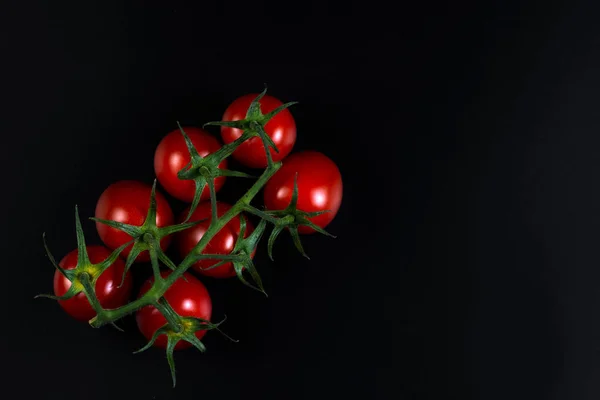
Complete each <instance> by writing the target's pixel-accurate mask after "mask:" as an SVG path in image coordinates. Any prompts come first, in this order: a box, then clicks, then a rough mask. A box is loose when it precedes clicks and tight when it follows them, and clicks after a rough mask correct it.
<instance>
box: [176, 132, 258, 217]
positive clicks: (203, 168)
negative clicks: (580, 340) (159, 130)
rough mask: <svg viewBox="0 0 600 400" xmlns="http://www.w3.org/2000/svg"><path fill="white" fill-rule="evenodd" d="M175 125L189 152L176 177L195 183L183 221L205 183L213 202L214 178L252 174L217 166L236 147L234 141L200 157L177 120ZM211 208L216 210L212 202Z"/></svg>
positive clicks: (189, 213)
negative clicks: (187, 159) (188, 156)
mask: <svg viewBox="0 0 600 400" xmlns="http://www.w3.org/2000/svg"><path fill="white" fill-rule="evenodd" d="M177 126H178V127H179V131H180V132H181V134H182V135H183V139H184V140H185V144H186V146H187V149H188V151H189V153H190V162H189V163H188V164H187V165H186V166H185V167H183V169H182V170H181V171H179V172H178V173H177V177H178V178H179V179H181V180H193V181H194V183H195V185H196V189H195V192H194V198H193V200H192V204H191V205H190V211H189V212H188V214H187V217H186V219H185V221H184V222H187V221H188V220H189V219H190V217H191V216H192V214H193V213H194V211H195V210H196V207H198V203H200V198H201V196H202V192H203V191H204V188H205V187H206V186H207V185H208V189H209V192H210V198H211V201H212V202H213V203H214V199H216V193H215V179H216V178H218V177H220V176H231V177H238V178H252V177H253V176H252V175H248V174H246V173H244V172H239V171H230V170H227V169H221V168H219V164H221V162H223V160H225V159H226V158H227V157H229V156H230V155H231V153H233V151H234V150H235V149H236V147H237V144H236V145H234V143H235V142H234V143H230V144H229V145H226V146H223V147H221V148H220V149H219V150H217V151H215V152H214V153H211V154H208V155H206V156H205V157H202V156H200V154H198V151H197V150H196V148H195V147H194V144H193V143H192V141H191V140H190V138H189V136H188V135H187V134H186V133H185V131H184V130H183V128H182V127H181V125H180V124H179V122H177ZM213 210H214V212H216V208H215V207H214V204H213ZM213 217H215V215H213Z"/></svg>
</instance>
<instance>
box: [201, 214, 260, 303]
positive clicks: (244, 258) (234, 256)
mask: <svg viewBox="0 0 600 400" xmlns="http://www.w3.org/2000/svg"><path fill="white" fill-rule="evenodd" d="M266 226H267V222H266V221H265V220H261V221H260V223H259V224H258V226H257V227H256V229H255V230H254V231H253V232H252V233H251V234H250V235H248V237H246V238H245V237H244V236H245V234H246V229H247V224H246V219H245V218H244V216H243V215H242V214H240V233H239V235H238V238H237V240H236V243H235V245H234V247H233V250H232V251H231V253H230V254H229V255H228V256H219V257H220V259H221V261H219V262H218V263H216V264H214V265H211V266H210V267H208V268H205V269H204V270H205V271H207V270H210V269H213V268H217V267H219V266H221V265H223V264H225V263H227V262H231V263H232V264H233V268H234V270H235V274H236V275H237V277H238V279H239V280H240V281H241V282H242V283H243V284H244V285H246V286H248V287H250V288H252V289H255V290H258V291H259V292H261V293H263V294H264V295H265V296H267V297H268V295H267V292H265V289H264V287H263V284H262V280H261V278H260V275H259V274H258V271H257V270H256V267H255V266H254V263H253V262H252V253H253V252H254V251H255V250H256V247H257V246H258V243H259V242H260V239H261V237H262V235H263V233H264V231H265V228H266ZM214 256H215V255H211V254H199V255H197V256H195V257H194V259H195V261H198V260H203V259H210V258H213V257H214ZM244 271H246V272H248V273H249V274H250V277H251V278H252V280H253V281H254V283H255V284H256V286H254V285H252V284H251V283H249V282H248V281H247V280H246V278H244Z"/></svg>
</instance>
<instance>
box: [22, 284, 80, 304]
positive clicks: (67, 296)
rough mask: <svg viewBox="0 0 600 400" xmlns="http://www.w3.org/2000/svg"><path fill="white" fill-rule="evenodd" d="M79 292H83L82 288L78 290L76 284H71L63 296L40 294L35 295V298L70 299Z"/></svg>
mask: <svg viewBox="0 0 600 400" xmlns="http://www.w3.org/2000/svg"><path fill="white" fill-rule="evenodd" d="M79 293H81V289H80V290H76V289H75V287H74V285H71V286H70V287H69V290H67V292H66V293H65V294H63V295H62V296H54V295H52V294H45V293H42V294H38V295H36V296H34V297H33V298H34V299H39V298H45V299H52V300H69V299H71V298H73V297H75V296H77V295H78V294H79Z"/></svg>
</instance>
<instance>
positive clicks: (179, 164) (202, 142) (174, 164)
mask: <svg viewBox="0 0 600 400" xmlns="http://www.w3.org/2000/svg"><path fill="white" fill-rule="evenodd" d="M183 130H184V131H185V133H186V134H187V135H188V137H189V138H190V140H191V141H192V144H193V145H194V147H195V148H196V151H198V154H199V155H200V156H201V157H206V156H207V155H208V154H210V153H214V152H215V151H217V150H219V149H220V148H221V144H220V143H219V141H218V140H217V139H216V138H215V137H214V136H212V135H211V134H209V133H208V132H206V131H204V130H202V129H199V128H194V127H185V128H183ZM189 162H190V153H189V151H188V149H187V146H186V144H185V140H184V139H183V135H182V134H181V132H180V131H179V129H176V130H174V131H171V132H170V133H169V134H167V136H165V137H164V138H163V139H162V140H161V141H160V143H159V144H158V147H157V148H156V152H155V153H154V172H155V173H156V178H157V179H158V181H159V182H160V184H161V185H162V186H163V187H164V188H165V190H166V191H167V193H169V194H170V195H171V196H173V197H175V198H177V199H179V200H181V201H186V202H188V203H191V202H192V200H193V199H194V194H195V192H196V183H195V182H194V181H193V180H189V179H179V178H178V177H177V173H178V172H179V171H181V170H182V169H183V168H184V167H185V166H186V164H187V163H189ZM219 168H221V169H226V168H227V159H225V160H223V161H222V162H221V163H220V164H219ZM224 183H225V177H224V176H221V177H218V178H217V179H215V180H214V184H215V192H218V191H219V189H221V187H222V186H223V184H224ZM208 198H210V192H209V189H208V184H207V185H206V186H205V187H204V190H202V195H201V197H200V199H201V200H204V199H208Z"/></svg>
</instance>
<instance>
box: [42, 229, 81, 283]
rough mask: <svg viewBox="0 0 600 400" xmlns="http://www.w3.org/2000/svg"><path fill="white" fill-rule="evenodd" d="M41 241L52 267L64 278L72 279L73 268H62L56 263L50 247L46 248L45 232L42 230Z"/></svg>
mask: <svg viewBox="0 0 600 400" xmlns="http://www.w3.org/2000/svg"><path fill="white" fill-rule="evenodd" d="M42 241H43V242H44V248H45V249H46V255H47V256H48V258H49V259H50V262H51V263H52V265H53V266H54V268H56V269H57V270H58V271H59V272H60V273H61V274H62V275H63V276H64V277H65V278H67V279H68V280H70V281H73V276H74V274H75V272H74V271H73V270H65V269H63V268H62V267H61V266H60V265H58V263H57V262H56V260H55V259H54V256H53V255H52V252H50V249H49V248H48V244H47V243H46V232H44V233H43V234H42Z"/></svg>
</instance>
